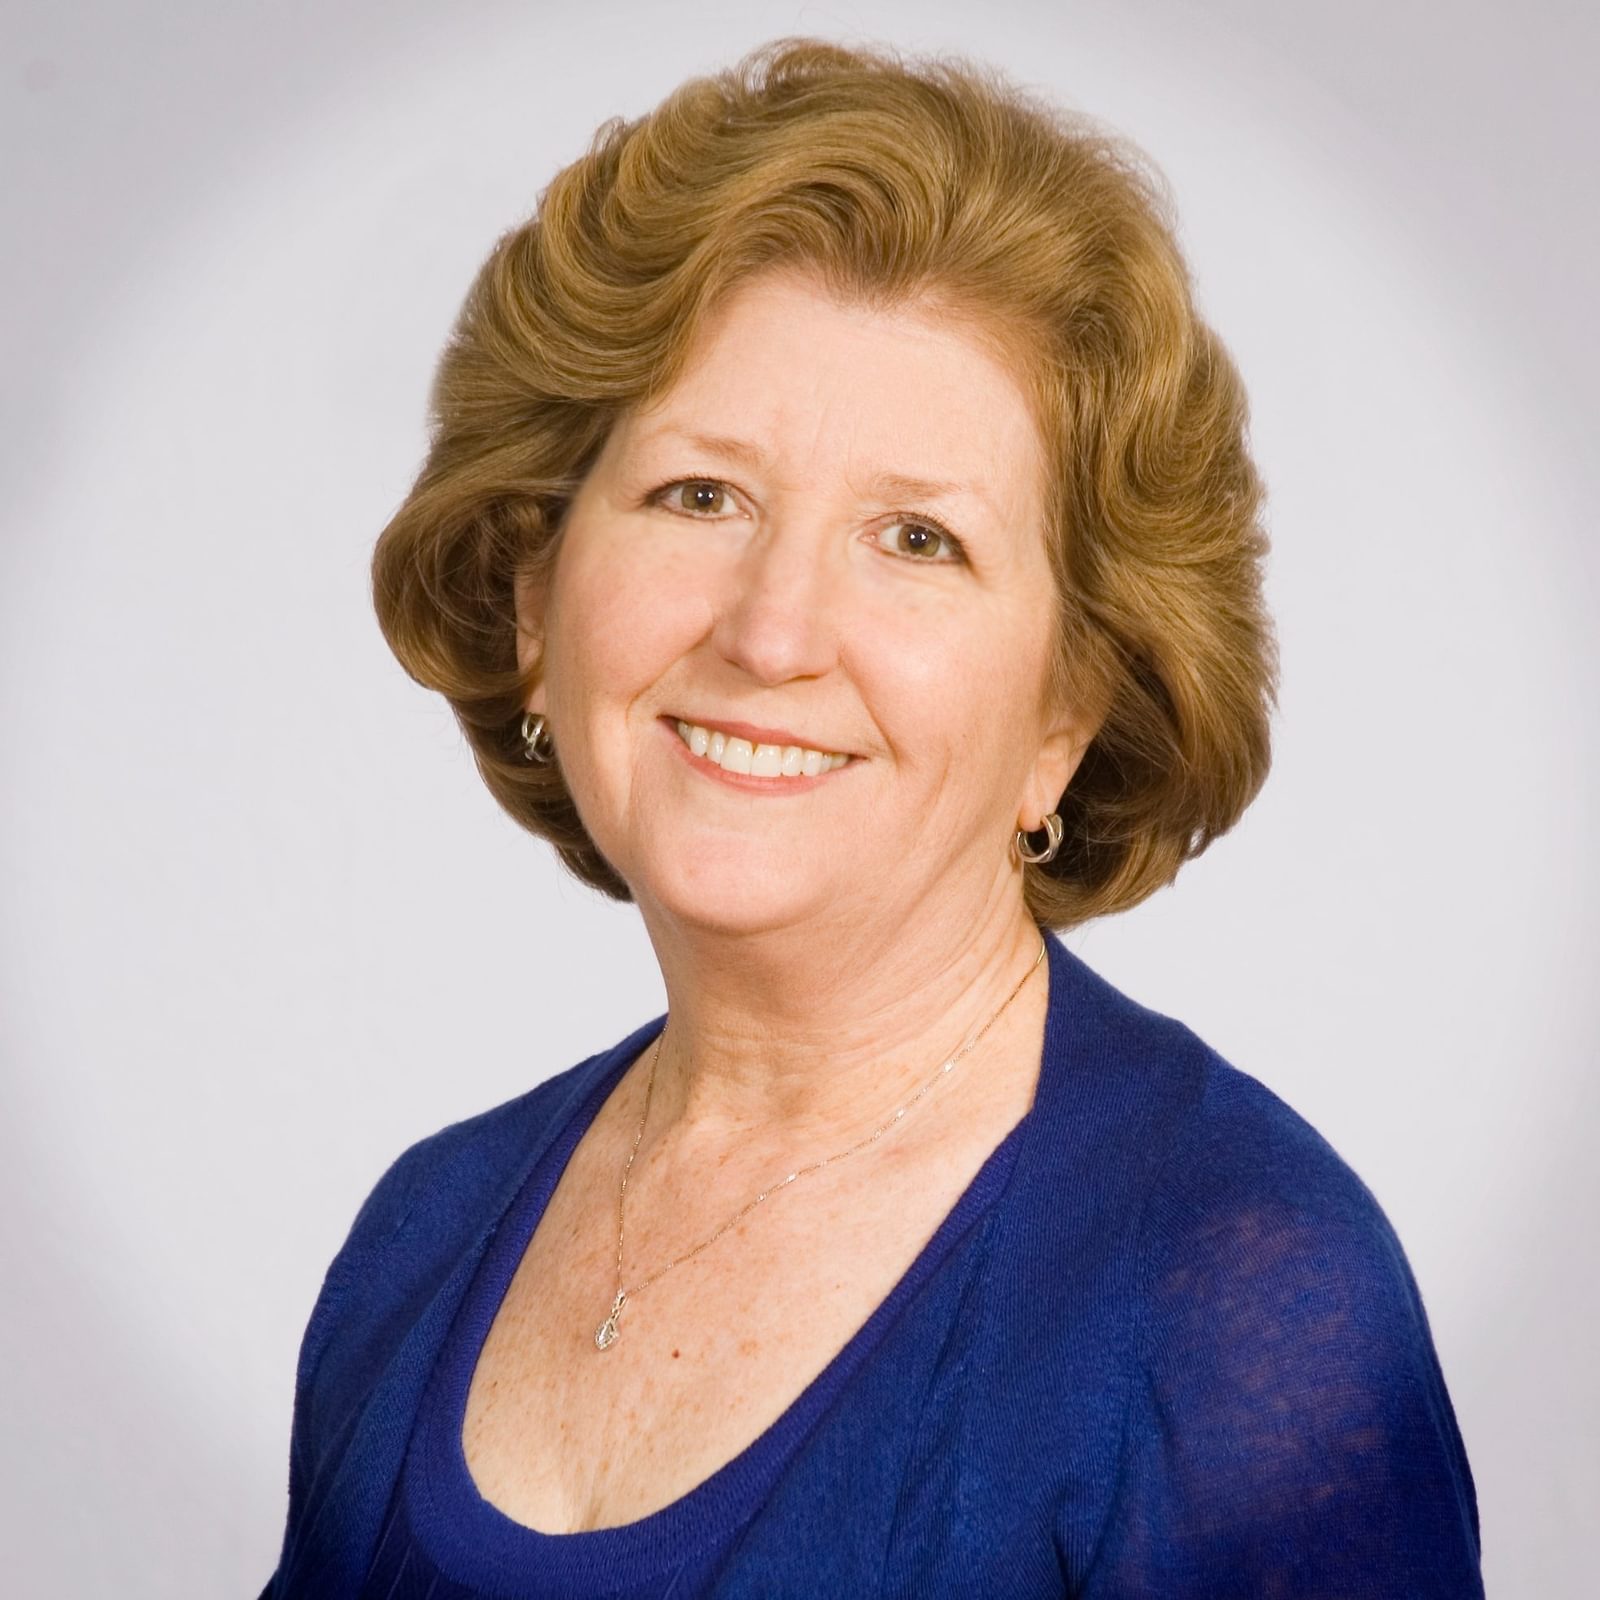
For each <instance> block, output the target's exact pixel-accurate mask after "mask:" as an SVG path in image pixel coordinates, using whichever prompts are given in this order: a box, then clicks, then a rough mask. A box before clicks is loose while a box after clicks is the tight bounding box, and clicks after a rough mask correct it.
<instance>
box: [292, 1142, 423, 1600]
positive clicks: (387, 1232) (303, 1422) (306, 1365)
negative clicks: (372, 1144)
mask: <svg viewBox="0 0 1600 1600" xmlns="http://www.w3.org/2000/svg"><path fill="white" fill-rule="evenodd" d="M435 1137H436V1136H435ZM431 1143H432V1138H430V1139H424V1140H419V1141H418V1142H417V1143H416V1144H414V1145H412V1146H411V1147H410V1148H409V1149H407V1150H405V1151H403V1152H402V1153H401V1154H400V1155H399V1156H398V1157H396V1159H395V1160H394V1161H392V1162H391V1163H390V1165H389V1167H388V1168H387V1170H386V1171H385V1172H384V1173H383V1175H382V1177H380V1178H379V1179H378V1181H377V1183H376V1184H374V1185H373V1187H372V1190H371V1191H370V1192H369V1193H368V1195H367V1197H366V1199H365V1200H364V1201H363V1202H362V1203H361V1206H360V1209H359V1210H358V1211H357V1212H356V1216H355V1220H354V1221H353V1222H352V1223H351V1225H350V1228H349V1231H348V1232H347V1233H346V1235H345V1239H344V1242H343V1244H341V1245H340V1247H339V1249H338V1251H337V1252H336V1253H335V1255H334V1257H333V1260H332V1261H331V1262H330V1263H329V1264H328V1268H327V1270H326V1272H324V1274H323V1278H322V1285H321V1288H320V1289H319V1290H318V1292H317V1297H316V1300H315V1301H314V1302H313V1304H312V1307H311V1314H310V1316H309V1317H308V1318H307V1320H306V1327H305V1332H304V1333H303V1334H302V1335H301V1339H300V1351H299V1355H298V1358H297V1360H296V1362H295V1381H294V1403H293V1411H292V1414H291V1421H290V1426H289V1506H288V1520H287V1524H286V1528H285V1536H284V1546H283V1550H282V1552H281V1553H280V1556H279V1567H278V1570H277V1571H275V1572H274V1573H273V1574H272V1576H271V1577H270V1578H268V1579H267V1583H266V1587H265V1588H264V1589H263V1590H262V1593H261V1597H260V1600H272V1597H273V1596H274V1594H275V1592H276V1590H277V1586H278V1580H279V1573H280V1572H281V1571H282V1567H283V1561H284V1558H285V1557H286V1556H287V1554H288V1552H289V1548H290V1545H291V1543H292V1541H293V1538H294V1531H295V1529H296V1528H297V1527H298V1525H299V1521H300V1516H301V1513H302V1511H303V1509H304V1506H305V1501H306V1490H307V1487H308V1485H309V1482H310V1479H311V1476H312V1474H313V1472H314V1471H315V1467H316V1460H317V1455H318V1450H317V1447H316V1444H315V1436H316V1433H317V1431H318V1430H317V1428H316V1426H315V1421H316V1407H315V1403H314V1385H315V1379H316V1373H317V1368H318V1364H319V1362H320V1361H321V1359H322V1355H323V1353H324V1351H325V1350H326V1348H327V1344H328V1338H329V1335H330V1334H331V1333H332V1332H333V1331H334V1329H335V1327H336V1326H337V1322H338V1313H339V1308H340V1305H341V1303H342V1297H343V1294H344V1291H345V1288H346V1286H347V1285H348V1283H349V1282H350V1280H351V1278H352V1277H353V1276H355V1274H356V1269H357V1268H358V1267H359V1266H360V1264H361V1263H362V1262H363V1261H366V1260H370V1259H371V1258H372V1257H373V1256H374V1255H375V1254H377V1253H379V1252H381V1250H382V1249H383V1246H384V1245H385V1244H386V1243H387V1242H388V1240H390V1239H391V1238H392V1237H393V1236H394V1235H395V1234H396V1233H397V1232H398V1231H399V1229H400V1227H401V1225H402V1223H403V1222H404V1221H405V1218H406V1216H407V1214H408V1213H409V1211H410V1209H411V1206H412V1203H413V1201H414V1198H415V1189H416V1177H417V1172H418V1168H419V1165H420V1163H421V1161H422V1160H423V1158H424V1153H425V1150H426V1148H427V1147H428V1146H429V1145H431Z"/></svg>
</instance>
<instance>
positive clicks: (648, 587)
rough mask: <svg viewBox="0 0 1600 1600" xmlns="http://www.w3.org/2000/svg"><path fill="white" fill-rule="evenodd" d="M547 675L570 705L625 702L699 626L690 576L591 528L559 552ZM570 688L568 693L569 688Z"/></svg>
mask: <svg viewBox="0 0 1600 1600" xmlns="http://www.w3.org/2000/svg"><path fill="white" fill-rule="evenodd" d="M553 602H554V603H553V608H552V610H553V616H554V619H555V620H554V626H553V629H552V636H553V641H554V643H555V650H554V652H553V660H552V662H551V670H552V675H553V677H556V678H558V679H564V680H566V681H564V682H562V683H560V684H559V685H558V691H559V692H560V694H561V697H562V698H563V699H564V700H566V701H567V702H568V705H569V714H570V708H572V707H574V706H575V705H576V704H578V703H581V706H582V709H583V710H584V711H585V712H586V713H591V714H592V713H594V712H597V711H602V710H603V709H604V707H605V706H607V705H608V704H609V705H614V704H615V703H616V702H617V701H618V700H621V701H624V702H625V701H627V700H629V699H631V698H632V697H633V696H634V695H636V694H637V693H638V692H639V691H640V690H642V689H645V688H647V687H649V685H650V684H652V683H654V682H655V681H656V680H657V679H659V677H660V676H661V673H662V672H663V671H664V670H665V668H666V667H667V665H668V664H670V662H672V661H673V660H674V659H676V658H677V657H678V656H679V655H681V654H682V653H683V651H684V649H685V647H686V641H688V640H691V639H692V638H693V637H695V630H696V628H697V627H701V628H703V626H704V611H705V600H704V588H703V585H696V584H694V583H693V582H692V581H691V578H690V575H689V574H688V573H686V572H683V571H674V570H673V568H672V567H671V566H670V565H669V564H667V563H664V562H662V561H660V560H655V561H651V560H649V559H648V558H646V557H644V556H641V555H639V554H638V553H636V552H634V551H632V550H629V549H627V548H626V547H624V546H623V545H622V543H621V541H619V540H618V539H616V538H615V537H614V536H607V534H606V533H605V532H604V531H603V530H594V531H593V532H592V534H590V535H589V536H586V537H584V538H583V539H582V540H581V541H579V542H577V543H575V544H574V545H573V546H571V547H569V549H567V550H565V551H563V554H562V565H561V570H560V574H559V577H558V580H557V583H556V586H555V592H554V595H553ZM569 691H570V692H569Z"/></svg>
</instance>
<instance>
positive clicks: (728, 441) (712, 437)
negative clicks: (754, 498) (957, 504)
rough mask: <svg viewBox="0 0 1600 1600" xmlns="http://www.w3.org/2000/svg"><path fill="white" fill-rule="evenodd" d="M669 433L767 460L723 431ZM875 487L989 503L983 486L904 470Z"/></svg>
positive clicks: (752, 461) (756, 462)
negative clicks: (965, 498)
mask: <svg viewBox="0 0 1600 1600" xmlns="http://www.w3.org/2000/svg"><path fill="white" fill-rule="evenodd" d="M666 434H673V435H676V436H677V437H678V438H680V439H683V440H684V441H686V442H687V443H689V444H692V445H693V446H694V447H695V448H696V449H697V450H706V451H709V452H711V453H713V454H716V455H722V456H726V457H727V458H728V459H729V460H730V461H737V462H739V463H740V465H742V466H746V467H750V468H752V469H757V468H761V467H764V466H766V464H767V456H766V452H765V451H764V450H763V449H762V448H761V447H760V445H757V444H752V443H750V441H749V440H747V439H736V438H733V437H731V436H730V435H728V434H723V433H696V432H694V431H693V430H692V429H689V428H680V427H677V426H675V425H672V424H669V425H668V426H667V427H665V428H663V429H661V430H660V433H659V434H657V435H656V437H658V438H659V437H662V436H664V435H666ZM872 487H873V488H874V489H876V490H878V491H879V492H880V493H882V492H885V491H887V492H888V493H890V494H895V495H910V496H915V497H923V496H930V497H931V496H934V495H950V494H969V495H972V496H973V497H974V498H975V499H978V500H982V501H984V503H985V504H987V503H988V500H987V497H986V496H985V495H984V493H983V491H982V490H981V489H977V488H972V487H969V486H968V485H967V484H964V483H947V482H945V481H943V480H942V479H939V478H918V477H915V476H912V475H909V474H907V473H904V472H880V473H878V474H877V475H876V476H875V477H874V478H873V479H872Z"/></svg>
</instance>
